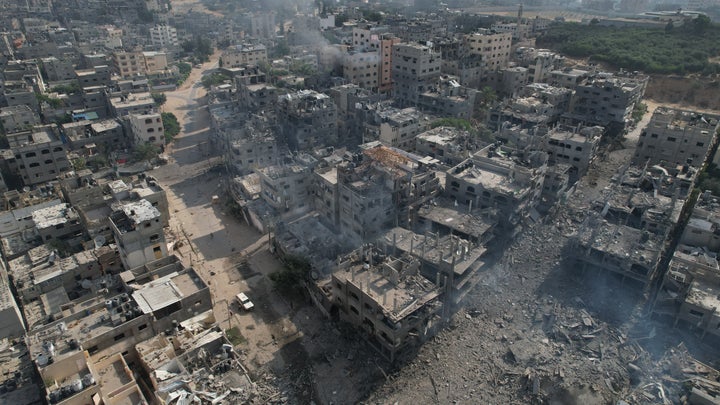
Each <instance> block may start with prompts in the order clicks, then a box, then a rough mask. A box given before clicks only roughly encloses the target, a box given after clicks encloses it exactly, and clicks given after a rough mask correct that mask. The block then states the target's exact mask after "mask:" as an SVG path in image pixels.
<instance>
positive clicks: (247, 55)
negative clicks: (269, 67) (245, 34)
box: [220, 44, 267, 69]
mask: <svg viewBox="0 0 720 405" xmlns="http://www.w3.org/2000/svg"><path fill="white" fill-rule="evenodd" d="M262 62H267V48H266V47H265V45H262V44H242V45H235V46H231V47H229V48H227V49H226V50H225V51H223V53H222V56H221V57H220V67H223V68H230V69H232V68H239V67H243V66H247V65H257V64H259V63H262Z"/></svg>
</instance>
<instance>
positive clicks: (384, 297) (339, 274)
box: [333, 257, 441, 323]
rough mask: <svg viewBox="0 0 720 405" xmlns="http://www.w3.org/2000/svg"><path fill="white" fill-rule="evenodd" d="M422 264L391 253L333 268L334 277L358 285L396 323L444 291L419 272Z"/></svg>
mask: <svg viewBox="0 0 720 405" xmlns="http://www.w3.org/2000/svg"><path fill="white" fill-rule="evenodd" d="M355 258H356V259H360V258H359V257H355ZM419 267H420V264H419V263H418V262H417V260H415V259H412V258H389V257H388V258H385V259H384V260H383V261H382V262H381V263H378V264H375V265H373V264H368V263H365V262H364V261H363V260H356V261H354V262H353V263H352V264H350V266H348V267H346V268H344V269H341V270H338V271H336V272H334V273H333V278H335V279H336V280H339V281H340V282H342V283H346V284H349V285H353V286H355V287H356V288H357V289H359V290H360V291H362V292H363V293H364V294H365V295H366V296H368V297H369V298H371V299H372V300H373V301H374V302H375V303H376V304H377V305H379V306H380V307H381V308H382V311H383V315H384V316H385V317H387V318H388V319H389V320H390V321H391V322H392V323H397V322H400V321H402V320H403V318H405V317H406V316H409V315H411V314H412V313H413V312H415V311H416V310H418V309H420V308H422V307H423V306H425V305H427V304H429V303H431V302H432V301H434V300H436V299H437V298H438V297H439V296H440V294H441V289H440V287H438V286H437V285H435V284H433V283H431V282H430V281H428V280H427V279H426V278H424V277H423V276H421V275H420V274H419Z"/></svg>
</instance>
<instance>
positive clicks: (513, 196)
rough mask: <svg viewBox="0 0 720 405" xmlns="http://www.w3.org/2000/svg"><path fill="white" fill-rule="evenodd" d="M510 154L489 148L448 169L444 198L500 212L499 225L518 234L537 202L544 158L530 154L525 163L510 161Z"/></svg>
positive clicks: (540, 154)
mask: <svg viewBox="0 0 720 405" xmlns="http://www.w3.org/2000/svg"><path fill="white" fill-rule="evenodd" d="M513 153H517V152H515V151H512V150H508V149H504V148H503V147H497V146H495V145H488V146H486V147H485V148H483V149H481V150H479V151H478V152H477V153H475V154H474V155H473V156H471V157H470V158H469V159H467V160H465V161H463V162H461V163H460V164H458V165H457V166H455V167H453V168H451V169H449V170H448V171H447V173H446V179H445V194H446V196H448V197H449V198H451V199H453V200H455V201H456V202H457V203H458V204H461V205H463V206H468V209H469V210H472V209H473V208H479V209H487V208H493V209H497V210H499V211H500V212H501V215H500V217H501V218H502V220H503V222H502V223H501V225H503V226H505V227H509V228H510V229H514V230H516V231H517V230H518V227H519V226H520V225H521V224H522V222H523V221H526V220H527V219H528V218H529V217H530V215H531V213H532V211H533V209H534V208H535V206H536V205H537V204H538V202H539V200H540V195H541V193H542V188H543V187H542V186H543V179H544V175H545V174H544V173H545V170H546V168H547V155H546V154H545V153H544V152H530V155H529V156H527V157H526V159H523V160H525V162H527V163H520V161H518V160H516V159H513V158H512V155H513Z"/></svg>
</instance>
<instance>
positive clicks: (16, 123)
mask: <svg viewBox="0 0 720 405" xmlns="http://www.w3.org/2000/svg"><path fill="white" fill-rule="evenodd" d="M0 123H2V127H3V129H4V130H5V132H6V133H13V132H20V131H23V130H27V129H29V128H31V127H34V126H35V125H38V124H40V117H39V116H38V114H37V112H35V111H33V109H32V108H30V107H29V106H27V105H24V104H23V105H14V106H10V107H2V108H0Z"/></svg>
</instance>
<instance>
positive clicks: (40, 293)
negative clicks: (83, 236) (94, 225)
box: [8, 245, 122, 320]
mask: <svg viewBox="0 0 720 405" xmlns="http://www.w3.org/2000/svg"><path fill="white" fill-rule="evenodd" d="M119 259H120V257H119V256H118V253H117V251H116V250H115V249H114V247H112V246H102V247H98V248H96V249H93V250H84V251H82V252H78V253H76V254H74V255H71V256H68V257H65V258H61V257H60V255H59V254H58V253H57V252H56V251H53V250H51V249H49V248H48V247H47V245H42V246H39V247H37V248H34V249H30V250H29V251H28V252H27V253H26V254H25V255H23V256H21V257H19V258H17V259H13V260H11V261H10V262H9V263H8V266H9V271H10V274H12V276H13V282H14V283H15V289H16V291H17V294H18V298H20V299H21V300H22V301H23V302H24V303H26V304H27V303H29V302H30V301H34V300H36V299H40V300H41V301H43V302H42V304H43V305H46V306H47V305H49V306H53V305H57V306H58V308H48V310H47V311H45V312H46V313H47V315H52V314H53V313H54V310H56V309H59V306H60V305H61V304H62V303H53V302H49V301H48V302H45V300H46V299H47V298H48V297H50V296H51V295H52V293H51V292H52V291H53V290H55V289H57V288H60V287H61V288H62V289H63V290H64V291H63V292H60V294H61V295H62V294H67V295H66V296H65V299H64V301H66V302H67V300H68V297H70V299H73V298H76V297H77V296H79V295H82V294H84V293H85V292H86V291H83V288H81V284H82V280H85V279H95V278H97V277H98V276H100V275H102V274H113V273H118V272H119V270H120V269H122V266H121V263H120V260H119ZM85 290H87V289H85ZM46 295H47V296H46ZM29 318H30V317H28V320H29Z"/></svg>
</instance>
